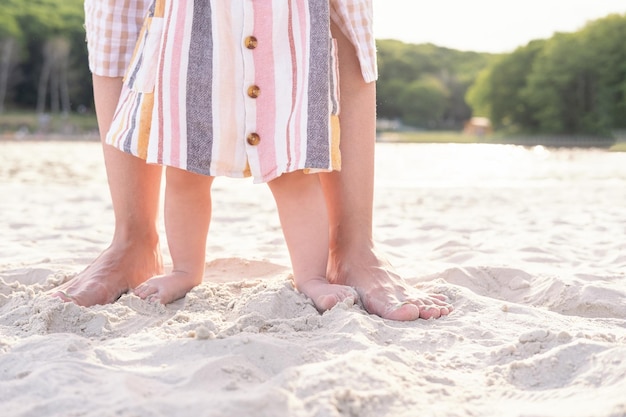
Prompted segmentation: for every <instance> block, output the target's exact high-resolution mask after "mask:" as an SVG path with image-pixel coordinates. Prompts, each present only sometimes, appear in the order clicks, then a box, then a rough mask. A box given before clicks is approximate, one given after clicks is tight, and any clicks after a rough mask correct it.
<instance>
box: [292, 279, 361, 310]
mask: <svg viewBox="0 0 626 417" xmlns="http://www.w3.org/2000/svg"><path fill="white" fill-rule="evenodd" d="M299 281H300V280H299ZM296 288H297V289H298V291H300V292H301V293H302V294H304V295H306V296H307V297H309V298H310V299H311V300H313V304H315V307H317V309H318V310H319V311H320V312H324V311H326V310H330V309H331V308H333V307H334V306H335V305H337V304H338V303H341V302H344V301H349V302H352V303H356V301H357V299H358V298H359V296H358V294H357V293H356V291H355V290H354V289H353V288H351V287H348V286H346V285H337V284H330V283H329V282H328V281H327V280H326V278H311V279H308V280H304V282H296Z"/></svg>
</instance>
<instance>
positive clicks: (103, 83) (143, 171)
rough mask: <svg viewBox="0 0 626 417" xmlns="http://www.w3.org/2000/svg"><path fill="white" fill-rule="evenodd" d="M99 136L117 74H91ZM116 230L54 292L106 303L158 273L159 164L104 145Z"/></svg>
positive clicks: (111, 108)
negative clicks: (95, 254)
mask: <svg viewBox="0 0 626 417" xmlns="http://www.w3.org/2000/svg"><path fill="white" fill-rule="evenodd" d="M93 88H94V98H95V103H96V113H97V115H98V126H99V128H100V136H101V137H102V138H104V137H105V136H106V133H107V131H108V130H109V127H110V125H111V121H112V119H113V113H114V112H115V108H116V106H117V102H118V99H119V95H120V92H121V88H122V79H121V78H110V77H101V76H97V75H94V76H93ZM103 151H104V161H105V165H106V172H107V178H108V181H109V189H110V192H111V199H112V201H113V212H114V215H115V232H114V234H113V239H112V242H111V245H110V246H109V247H108V248H107V249H105V250H104V251H103V252H102V253H101V254H100V256H99V257H98V258H96V260H95V261H93V262H92V263H91V265H89V266H88V267H87V268H86V269H85V270H84V271H82V272H81V273H79V274H78V275H77V276H76V277H74V278H73V279H72V280H71V281H68V282H67V283H65V284H63V285H62V286H61V287H60V288H58V289H56V290H55V291H56V292H55V295H56V296H58V297H59V298H61V299H64V300H65V301H73V302H75V303H76V304H79V305H83V306H91V305H95V304H106V303H111V302H113V301H115V300H116V299H117V298H119V296H120V295H121V294H123V293H125V292H127V291H128V290H129V289H131V288H135V287H136V286H137V285H139V284H141V283H142V282H144V281H145V280H146V279H148V278H150V277H152V276H154V275H158V274H160V273H161V272H162V270H163V268H162V262H161V251H160V248H159V236H158V233H157V227H156V221H157V216H158V209H159V191H160V182H161V172H162V169H161V167H159V166H155V165H148V164H146V163H145V162H144V161H143V160H141V159H139V158H135V157H134V156H131V155H128V154H125V153H123V152H120V151H119V150H117V149H114V148H113V147H110V146H108V145H103Z"/></svg>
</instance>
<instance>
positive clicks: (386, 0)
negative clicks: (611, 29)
mask: <svg viewBox="0 0 626 417" xmlns="http://www.w3.org/2000/svg"><path fill="white" fill-rule="evenodd" d="M373 2H374V34H375V36H376V38H377V39H399V40H402V41H404V42H408V43H433V44H435V45H438V46H443V47H447V48H452V49H458V50H462V51H476V52H494V53H500V52H511V51H513V50H515V49H516V48H517V47H519V46H524V45H526V44H527V43H528V42H530V41H531V40H534V39H547V38H550V37H551V36H552V35H553V34H554V33H555V32H575V31H577V30H579V29H581V28H582V27H584V26H585V24H586V23H587V22H588V21H590V20H596V19H598V18H602V17H605V16H607V15H609V14H611V13H618V14H621V15H623V14H624V13H626V0H430V1H425V0H373ZM625 41H626V40H625Z"/></svg>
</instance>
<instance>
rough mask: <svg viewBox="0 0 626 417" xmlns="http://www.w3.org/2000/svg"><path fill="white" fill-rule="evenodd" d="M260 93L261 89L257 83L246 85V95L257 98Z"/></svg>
mask: <svg viewBox="0 0 626 417" xmlns="http://www.w3.org/2000/svg"><path fill="white" fill-rule="evenodd" d="M259 94H261V89H260V88H259V86H258V85H251V86H250V87H248V96H250V97H252V98H257V97H258V96H259Z"/></svg>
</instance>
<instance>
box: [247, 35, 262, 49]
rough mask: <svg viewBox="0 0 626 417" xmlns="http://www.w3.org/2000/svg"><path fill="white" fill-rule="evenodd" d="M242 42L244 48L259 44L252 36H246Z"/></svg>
mask: <svg viewBox="0 0 626 417" xmlns="http://www.w3.org/2000/svg"><path fill="white" fill-rule="evenodd" d="M244 44H245V45H246V48H248V49H254V48H256V47H257V45H258V44H259V41H258V40H257V38H255V37H254V36H248V37H247V38H246V40H245V41H244Z"/></svg>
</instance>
